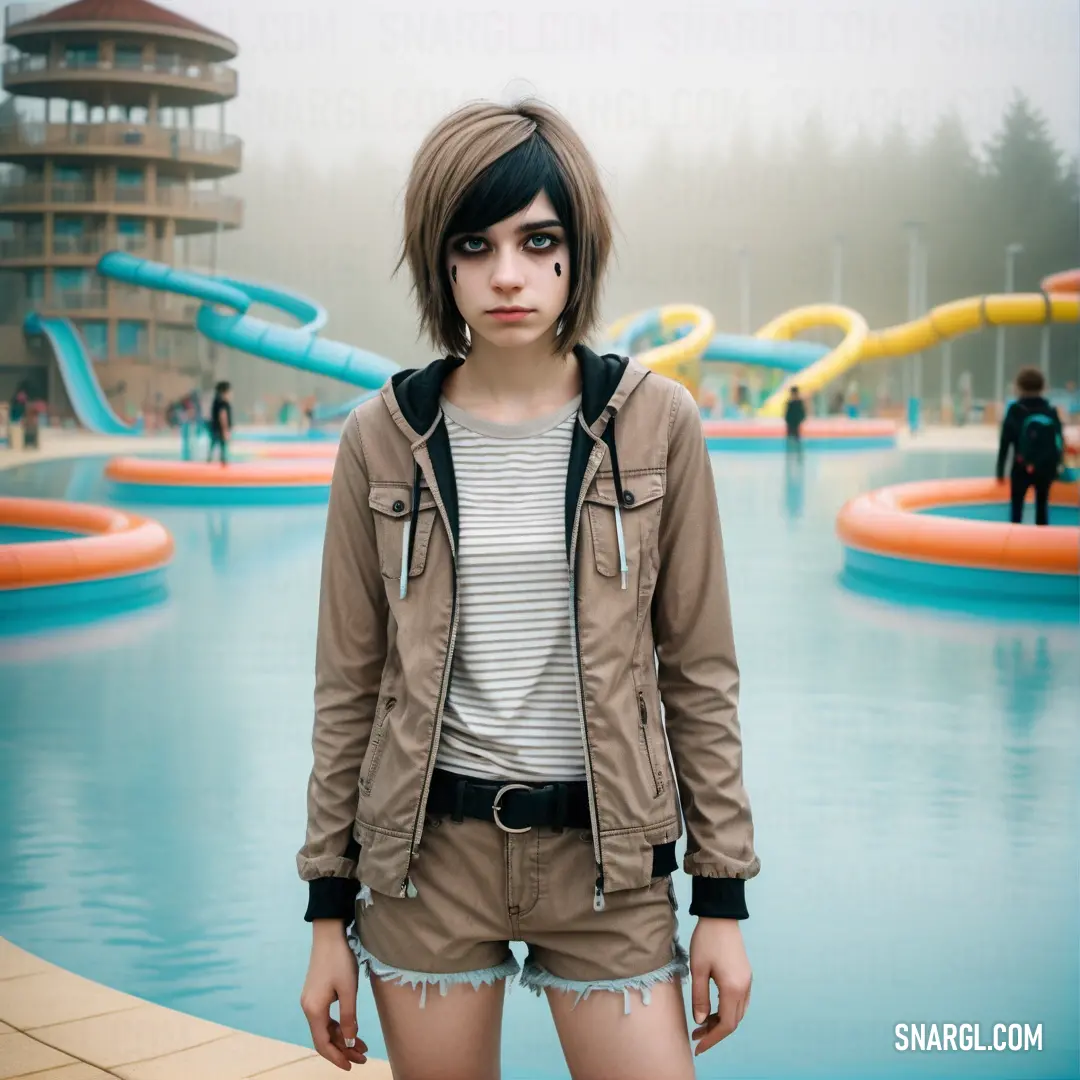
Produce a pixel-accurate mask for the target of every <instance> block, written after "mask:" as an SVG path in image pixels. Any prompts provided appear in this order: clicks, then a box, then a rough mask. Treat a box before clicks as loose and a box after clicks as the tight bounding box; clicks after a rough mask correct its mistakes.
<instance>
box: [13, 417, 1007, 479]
mask: <svg viewBox="0 0 1080 1080" xmlns="http://www.w3.org/2000/svg"><path fill="white" fill-rule="evenodd" d="M997 438H998V436H997V430H996V429H995V428H992V427H990V426H988V425H975V426H972V427H928V428H924V429H923V430H922V431H919V432H918V433H916V434H915V435H912V434H911V433H910V432H908V431H907V429H906V428H901V429H900V433H899V435H898V438H897V444H898V445H899V446H900V447H901V448H902V449H904V450H996V449H997ZM236 439H237V442H238V443H243V441H244V430H243V428H240V429H238V430H237V433H236ZM301 445H304V444H301ZM170 452H171V453H175V454H176V455H177V456H179V454H180V436H179V434H177V433H170V434H164V435H151V436H147V437H145V438H137V439H133V438H131V437H130V436H123V435H91V434H89V433H87V432H85V431H64V430H61V429H59V428H46V429H45V430H43V431H42V433H41V448H40V449H38V450H9V449H8V448H7V447H4V446H0V469H4V468H10V467H11V466H13V465H23V464H29V463H31V462H34V461H42V460H46V459H50V458H53V459H54V458H66V457H84V456H89V455H92V454H133V453H134V454H138V453H170Z"/></svg>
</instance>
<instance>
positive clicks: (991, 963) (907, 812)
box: [0, 451, 1080, 1080]
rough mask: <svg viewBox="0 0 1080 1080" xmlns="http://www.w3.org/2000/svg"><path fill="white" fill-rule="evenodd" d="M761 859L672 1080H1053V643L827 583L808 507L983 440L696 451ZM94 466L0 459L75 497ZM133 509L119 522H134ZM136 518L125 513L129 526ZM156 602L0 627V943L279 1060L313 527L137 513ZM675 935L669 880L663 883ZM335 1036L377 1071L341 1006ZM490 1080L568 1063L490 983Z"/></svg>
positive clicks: (1070, 882)
mask: <svg viewBox="0 0 1080 1080" xmlns="http://www.w3.org/2000/svg"><path fill="white" fill-rule="evenodd" d="M713 460H714V468H715V471H716V475H717V489H718V492H719V497H720V502H721V508H722V512H723V515H724V521H725V539H726V546H727V553H728V564H729V574H730V578H731V587H732V594H733V602H734V606H735V617H736V632H737V641H738V646H739V651H740V659H741V663H742V669H743V707H742V720H743V726H744V739H745V744H746V780H747V785H748V787H749V790H750V795H751V798H752V800H753V805H754V811H755V824H756V830H757V842H758V847H759V852H760V855H761V858H762V864H763V871H762V875H761V877H760V878H759V879H757V881H755V882H754V883H752V884H751V885H750V887H749V888H748V898H749V904H750V910H751V919H750V920H749V922H748V923H746V924H745V928H744V929H745V937H746V941H747V948H748V951H749V954H750V959H751V962H752V963H753V965H754V995H753V1002H752V1005H751V1008H750V1011H749V1013H748V1015H747V1017H746V1019H745V1020H744V1022H743V1025H742V1027H741V1028H740V1029H739V1031H738V1032H737V1033H736V1035H735V1036H733V1037H732V1038H731V1039H730V1040H728V1041H727V1043H722V1044H721V1045H720V1047H718V1048H717V1049H715V1050H713V1051H711V1052H710V1053H709V1054H706V1055H705V1056H704V1057H703V1058H701V1059H699V1062H698V1069H699V1075H700V1076H702V1077H721V1076H723V1077H749V1076H754V1077H777V1078H779V1077H784V1078H790V1077H810V1076H814V1077H818V1076H820V1077H825V1076H828V1077H867V1076H919V1077H931V1076H934V1077H940V1076H944V1075H949V1076H974V1075H978V1076H980V1077H987V1076H989V1077H1005V1076H1009V1077H1029V1076H1030V1077H1034V1076H1040V1077H1042V1076H1055V1077H1059V1076H1060V1077H1068V1076H1076V1075H1077V1059H1078V1051H1080V1046H1078V1035H1077V1024H1076V1016H1077V1013H1078V1009H1080V994H1078V987H1080V963H1078V957H1077V952H1076V949H1075V943H1076V941H1077V940H1078V939H1080V914H1078V912H1080V895H1078V881H1080V858H1078V852H1080V844H1078V839H1080V837H1078V832H1080V829H1078V822H1077V814H1076V790H1077V787H1076V777H1077V775H1078V770H1077V766H1078V764H1080V754H1078V750H1080V732H1078V728H1077V724H1076V717H1077V711H1078V710H1077V703H1078V702H1080V632H1078V630H1077V628H1076V627H1075V625H1071V624H1069V623H1062V622H1060V621H1059V622H1042V621H1038V620H1035V619H1032V618H1025V617H1021V616H1016V617H1009V618H999V619H987V618H982V619H979V618H973V617H966V616H962V615H960V614H955V615H950V614H945V613H941V612H936V611H931V610H928V609H925V608H917V607H906V606H898V605H896V604H893V603H890V602H888V601H886V600H883V599H879V598H876V597H872V596H867V595H862V594H858V593H854V592H852V591H849V590H847V589H845V588H843V587H841V586H840V584H838V580H837V578H838V574H839V570H840V565H841V552H840V546H839V543H838V542H837V540H836V538H835V537H834V534H833V523H834V519H835V516H836V512H837V510H838V509H839V507H840V506H841V505H842V503H843V502H844V501H845V500H847V499H848V498H850V497H851V496H853V495H855V494H856V493H858V492H860V491H865V490H868V489H870V488H874V487H881V486H884V485H886V484H892V483H897V482H900V481H903V480H914V479H928V478H933V477H947V476H965V475H979V474H982V475H985V474H986V473H987V472H988V471H989V470H990V469H991V468H992V465H993V458H992V455H991V454H988V453H955V454H944V453H929V452H926V453H917V454H907V455H904V454H901V453H898V452H887V451H886V452H880V453H879V452H870V453H867V454H855V455H837V456H828V457H814V456H813V455H807V457H806V460H805V463H804V466H803V471H802V472H801V473H800V472H798V471H797V470H794V469H792V468H790V467H789V466H788V465H787V464H786V463H785V462H784V460H782V459H781V458H779V457H777V458H775V459H774V458H771V457H768V456H764V455H753V454H747V455H740V456H719V455H718V456H716V457H714V459H713ZM104 461H105V459H89V460H83V461H78V462H44V463H41V464H37V465H33V466H26V467H22V468H19V469H15V470H8V471H2V472H0V494H22V495H25V494H36V495H42V496H47V497H52V498H76V499H83V500H87V501H95V500H104V499H105V486H104V483H103V481H102V479H101V469H102V467H103V465H104ZM131 509H134V510H136V511H138V510H139V508H138V507H131ZM147 509H149V508H147ZM152 513H153V516H155V517H156V518H157V519H158V520H160V521H161V522H162V523H163V524H164V525H165V526H166V527H167V528H168V529H169V530H170V531H171V532H172V533H173V535H174V537H175V540H176V554H175V557H174V561H173V564H172V566H171V567H170V569H169V571H168V580H169V583H170V595H169V598H168V600H167V601H166V602H165V603H163V604H159V605H155V606H153V607H149V608H147V609H144V610H142V611H139V612H135V613H131V614H129V615H126V616H123V617H121V618H117V619H115V620H111V621H109V622H105V623H99V624H94V625H90V626H82V627H79V626H76V627H72V628H69V629H67V630H58V631H54V632H50V633H45V634H40V635H35V636H33V637H30V638H25V637H18V638H16V637H10V636H9V637H4V636H0V715H2V718H3V719H2V722H0V860H2V861H0V865H2V866H3V868H4V870H3V873H2V874H0V934H3V935H5V936H7V937H9V938H10V939H11V940H12V941H14V942H15V943H16V944H17V945H21V946H23V947H25V948H27V949H30V950H32V951H34V952H36V953H39V954H40V955H42V956H43V957H44V958H45V959H47V960H50V961H53V962H56V963H59V964H63V965H65V966H66V967H68V968H70V969H72V970H73V971H75V972H77V973H79V974H81V975H85V976H88V977H91V978H94V979H97V980H99V981H101V982H104V983H107V984H109V985H112V986H116V987H118V988H120V989H122V990H125V991H128V992H131V993H134V994H138V995H141V996H144V997H146V998H149V999H151V1000H153V1001H156V1002H159V1003H161V1004H164V1005H169V1006H173V1007H175V1008H179V1009H183V1010H185V1011H188V1012H191V1013H194V1014H196V1015H198V1016H202V1017H205V1018H207V1019H211V1020H215V1021H218V1022H221V1023H225V1024H229V1025H232V1026H235V1027H239V1028H243V1029H246V1030H249V1031H253V1032H256V1033H259V1034H263V1035H269V1036H273V1037H276V1038H281V1039H287V1040H291V1041H294V1042H299V1043H305V1044H306V1043H307V1041H308V1035H307V1026H306V1023H305V1021H304V1018H303V1016H302V1015H301V1013H300V1010H299V1006H298V1004H297V1002H298V998H299V993H300V987H301V984H302V981H303V976H304V971H305V968H306V963H307V952H308V945H309V938H308V932H307V928H306V927H305V926H304V924H303V923H302V921H301V916H302V914H303V910H304V906H305V902H306V890H305V887H304V886H303V885H302V884H301V883H300V882H299V880H298V879H297V877H296V872H295V868H294V856H295V853H296V849H297V848H298V847H299V845H300V843H301V841H302V838H303V830H304V786H305V783H306V780H307V771H308V768H309V762H310V747H309V740H310V726H311V683H312V657H313V647H314V634H315V618H316V604H315V599H316V591H317V587H318V571H319V559H320V553H321V547H322V526H323V521H324V516H325V510H324V508H322V507H316V506H311V507H308V506H297V507H287V508H274V507H265V508H262V507H245V508H237V509H224V508H215V509H209V510H207V509H195V508H185V507H154V508H153V511H152ZM677 883H678V886H679V892H680V904H681V908H682V911H681V913H680V914H681V915H682V917H683V918H684V940H685V941H687V942H688V941H689V934H690V930H691V929H692V926H691V923H692V920H689V919H687V918H686V914H685V913H686V907H687V904H688V900H689V888H688V883H687V882H686V881H685V880H684V879H682V878H681V877H677ZM360 1010H361V1012H360V1016H361V1034H362V1035H364V1036H365V1038H366V1039H367V1041H368V1042H369V1044H370V1046H371V1049H372V1052H373V1053H374V1054H377V1055H383V1053H384V1051H383V1046H382V1043H381V1040H380V1038H379V1035H378V1028H377V1024H376V1022H375V1014H374V1006H373V1005H372V1003H371V998H370V994H369V993H368V991H367V989H366V987H362V990H361V1002H360ZM506 1016H507V1031H506V1037H505V1039H504V1063H505V1064H504V1076H505V1077H507V1078H517V1077H521V1078H528V1080H548V1078H552V1077H564V1076H565V1075H566V1073H565V1070H564V1069H563V1068H562V1066H561V1062H560V1058H559V1055H558V1044H557V1040H556V1037H555V1033H554V1028H553V1026H552V1024H551V1021H550V1019H549V1018H548V1016H547V1010H546V1007H545V1006H544V1004H543V1002H541V1001H538V1000H537V999H536V998H534V997H532V996H531V995H529V994H526V993H524V992H522V991H520V990H516V989H515V990H512V991H511V993H510V996H509V999H508V1003H507V1014H506ZM935 1021H936V1022H938V1023H945V1022H953V1023H962V1022H965V1021H970V1022H976V1021H977V1022H980V1023H981V1025H982V1030H983V1041H984V1042H986V1041H988V1034H987V1033H988V1031H989V1029H990V1027H991V1026H992V1025H993V1024H994V1023H996V1022H999V1021H1002V1022H1021V1023H1024V1022H1027V1023H1030V1024H1036V1023H1041V1024H1042V1030H1043V1049H1042V1052H1041V1053H1035V1052H1030V1053H1027V1054H1009V1053H1002V1054H994V1053H983V1054H978V1053H966V1054H965V1053H958V1052H953V1053H947V1054H931V1053H899V1052H897V1051H896V1050H895V1049H894V1048H893V1042H894V1033H893V1028H894V1026H895V1025H896V1024H898V1023H905V1022H913V1023H917V1022H924V1023H931V1022H935Z"/></svg>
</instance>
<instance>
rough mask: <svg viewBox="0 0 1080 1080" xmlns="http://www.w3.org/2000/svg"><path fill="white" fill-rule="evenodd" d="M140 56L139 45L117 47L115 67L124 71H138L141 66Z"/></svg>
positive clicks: (140, 49) (140, 48)
mask: <svg viewBox="0 0 1080 1080" xmlns="http://www.w3.org/2000/svg"><path fill="white" fill-rule="evenodd" d="M142 55H143V54H142V46H141V45H117V46H116V52H115V56H116V66H117V67H118V68H122V69H123V70H124V71H138V70H140V69H141V68H142V65H143V58H142Z"/></svg>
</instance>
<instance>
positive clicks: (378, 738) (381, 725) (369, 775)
mask: <svg viewBox="0 0 1080 1080" xmlns="http://www.w3.org/2000/svg"><path fill="white" fill-rule="evenodd" d="M396 704H397V700H396V699H395V698H387V699H386V700H385V701H384V702H383V704H382V706H381V707H380V708H378V709H376V711H375V723H373V724H372V725H371V737H370V738H369V739H368V745H367V750H366V751H365V753H364V762H363V765H362V766H361V769H360V791H361V792H362V793H363V794H364V795H370V794H371V785H372V783H373V782H374V780H375V774H376V773H377V772H378V771H379V762H380V761H381V760H382V752H383V747H384V746H385V745H386V726H387V722H388V721H389V719H390V714H391V713H392V712H393V711H394V706H395V705H396Z"/></svg>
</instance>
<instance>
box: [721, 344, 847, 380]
mask: <svg viewBox="0 0 1080 1080" xmlns="http://www.w3.org/2000/svg"><path fill="white" fill-rule="evenodd" d="M829 351H830V349H829V346H827V345H819V344H817V342H814V341H773V340H770V339H769V338H756V337H746V336H745V335H744V334H716V335H715V336H714V337H713V339H712V340H711V341H710V342H709V344H708V345H707V346H706V347H705V352H704V353H702V355H701V359H702V360H704V361H706V362H712V363H723V364H745V365H746V366H748V367H766V368H771V369H773V370H774V371H784V372H787V373H789V374H794V373H795V372H798V371H802V370H803V368H806V367H809V366H810V365H811V364H813V363H816V362H817V361H818V360H820V359H821V358H822V357H823V356H824V355H825V354H826V353H827V352H829Z"/></svg>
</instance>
